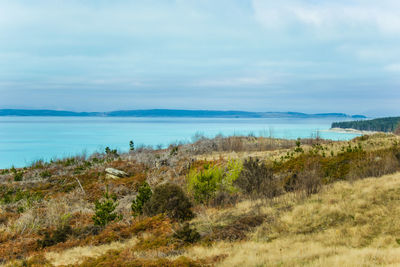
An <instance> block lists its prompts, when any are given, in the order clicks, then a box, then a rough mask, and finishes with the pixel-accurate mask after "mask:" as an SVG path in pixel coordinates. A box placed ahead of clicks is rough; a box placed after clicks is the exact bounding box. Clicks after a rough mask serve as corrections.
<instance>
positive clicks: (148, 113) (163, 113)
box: [0, 109, 366, 119]
mask: <svg viewBox="0 0 400 267" xmlns="http://www.w3.org/2000/svg"><path fill="white" fill-rule="evenodd" d="M0 116H60V117H193V118H347V119H348V118H350V119H361V118H366V117H365V116H363V115H353V116H350V115H347V114H344V113H318V114H306V113H300V112H248V111H234V110H232V111H218V110H178V109H144V110H119V111H110V112H74V111H59V110H47V109H43V110H34V109H0Z"/></svg>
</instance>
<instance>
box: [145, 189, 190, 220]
mask: <svg viewBox="0 0 400 267" xmlns="http://www.w3.org/2000/svg"><path fill="white" fill-rule="evenodd" d="M191 207H192V203H190V201H189V199H188V197H187V196H186V195H185V193H184V192H183V190H182V188H180V187H179V186H178V185H175V184H171V183H166V184H163V185H159V186H157V187H156V188H155V189H154V192H153V195H152V196H151V198H150V200H149V201H147V202H146V203H145V204H144V207H143V212H144V214H145V215H148V216H154V215H156V214H160V213H166V214H167V216H168V217H170V218H172V219H176V220H179V221H185V220H190V219H192V218H193V217H194V215H193V212H192V211H191Z"/></svg>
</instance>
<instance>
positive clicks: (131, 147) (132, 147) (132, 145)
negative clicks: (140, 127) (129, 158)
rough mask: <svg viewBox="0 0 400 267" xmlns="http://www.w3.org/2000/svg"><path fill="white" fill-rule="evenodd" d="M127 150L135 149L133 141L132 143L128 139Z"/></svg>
mask: <svg viewBox="0 0 400 267" xmlns="http://www.w3.org/2000/svg"><path fill="white" fill-rule="evenodd" d="M129 150H130V151H134V150H135V143H133V141H132V140H131V141H129Z"/></svg>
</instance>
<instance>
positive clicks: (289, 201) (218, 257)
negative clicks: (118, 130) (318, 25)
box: [0, 134, 400, 266]
mask: <svg viewBox="0 0 400 267" xmlns="http://www.w3.org/2000/svg"><path fill="white" fill-rule="evenodd" d="M399 144H400V137H398V136H395V135H389V134H376V135H371V136H362V137H358V138H355V139H353V140H351V141H348V142H333V141H326V140H320V139H318V138H314V139H303V140H297V141H296V140H281V139H272V138H256V137H252V136H248V137H228V138H223V137H217V138H214V139H207V138H204V137H199V138H198V140H197V141H196V142H195V143H193V144H185V145H171V146H170V147H169V148H168V149H160V150H153V149H149V148H139V149H136V150H134V151H130V153H127V154H121V155H118V153H117V152H116V151H113V150H108V151H107V153H103V154H95V155H91V156H90V157H85V156H79V157H73V158H67V159H62V160H55V161H52V162H50V163H45V162H41V161H38V162H35V163H34V164H32V166H29V167H26V168H23V169H14V168H12V169H9V170H0V204H1V206H0V264H3V265H5V266H215V265H220V266H240V265H241V266H295V265H306V266H340V265H342V266H376V265H388V266H389V265H392V266H395V265H399V264H400V256H398V255H400V254H399V252H400V221H399V220H398V218H399V216H400V208H399V207H400V205H399V204H400V197H399V196H400V174H398V172H399V171H400V145H399ZM106 168H115V169H118V170H121V171H124V172H125V173H126V175H125V177H121V178H118V179H109V178H107V177H106V172H105V169H106ZM368 177H376V178H368ZM378 177H379V178H378ZM145 183H148V184H149V185H150V187H151V191H152V192H153V193H152V195H149V196H145V197H144V196H138V190H139V188H141V187H142V186H143V185H144V184H145ZM139 191H140V190H139ZM105 192H108V195H107V198H104V193H105ZM171 192H173V193H171ZM147 193H148V192H147ZM135 199H143V201H147V202H146V203H141V204H143V213H142V212H141V209H139V210H136V213H135V214H133V212H132V208H131V205H132V203H133V200H135ZM99 200H100V201H99ZM135 203H137V202H135ZM95 204H96V205H95ZM161 204H162V205H161ZM95 214H96V216H97V217H96V218H100V219H97V220H95V219H93V218H94V215H95ZM105 214H106V215H105ZM113 214H115V216H110V215H113ZM133 215H135V216H133ZM104 216H105V217H104Z"/></svg>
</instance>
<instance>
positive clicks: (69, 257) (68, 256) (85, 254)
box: [45, 238, 137, 266]
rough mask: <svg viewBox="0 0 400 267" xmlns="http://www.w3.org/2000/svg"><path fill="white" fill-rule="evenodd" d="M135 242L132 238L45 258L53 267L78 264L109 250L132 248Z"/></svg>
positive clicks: (75, 249) (73, 249)
mask: <svg viewBox="0 0 400 267" xmlns="http://www.w3.org/2000/svg"><path fill="white" fill-rule="evenodd" d="M136 242H137V239H136V238H132V239H129V240H127V241H124V242H112V243H110V244H105V245H100V246H84V247H74V248H71V249H67V250H64V251H62V252H47V253H46V254H45V257H46V259H47V260H48V261H49V262H50V263H51V264H53V265H54V266H61V265H71V264H79V263H81V262H83V261H84V260H85V259H86V258H97V257H100V256H102V255H104V254H106V253H107V252H108V251H111V250H122V249H124V248H126V247H131V246H134V245H135V244H136Z"/></svg>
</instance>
